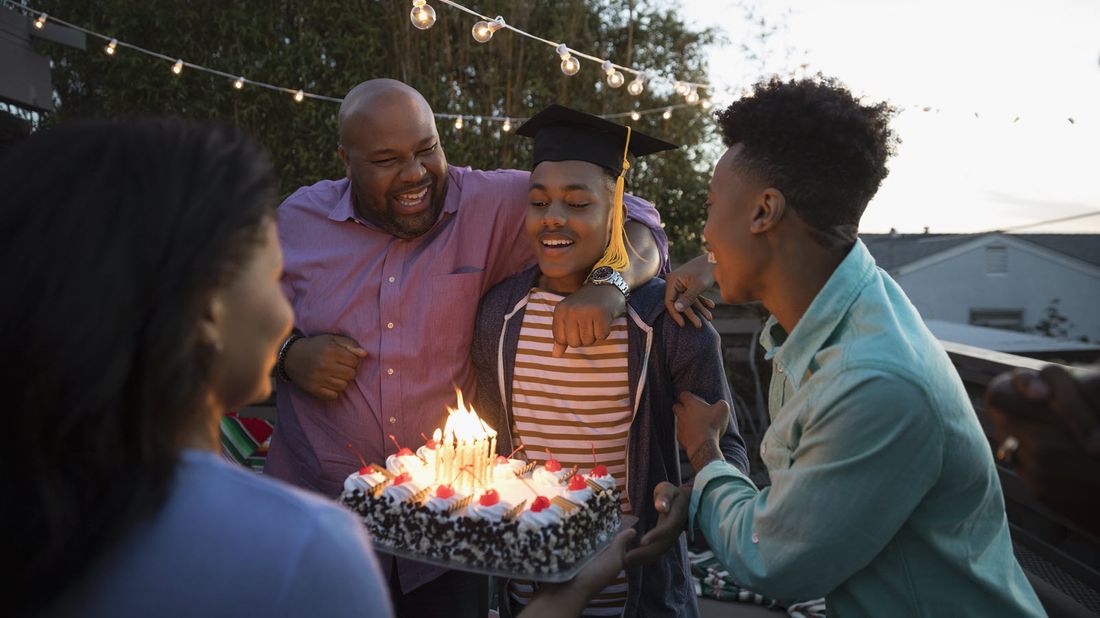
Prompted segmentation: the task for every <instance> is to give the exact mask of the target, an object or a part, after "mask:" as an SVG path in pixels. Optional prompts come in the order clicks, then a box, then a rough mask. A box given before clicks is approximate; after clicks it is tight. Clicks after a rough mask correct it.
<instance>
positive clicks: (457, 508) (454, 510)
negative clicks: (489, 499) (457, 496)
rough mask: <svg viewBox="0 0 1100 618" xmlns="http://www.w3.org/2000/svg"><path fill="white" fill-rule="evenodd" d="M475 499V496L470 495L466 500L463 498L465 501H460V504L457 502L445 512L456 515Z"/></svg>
mask: <svg viewBox="0 0 1100 618" xmlns="http://www.w3.org/2000/svg"><path fill="white" fill-rule="evenodd" d="M473 499H474V496H473V494H470V495H469V496H466V497H465V498H463V499H461V500H459V501H458V502H455V503H454V504H452V505H451V506H450V507H448V508H447V510H446V511H444V512H445V513H447V514H448V515H454V514H455V513H457V512H459V511H461V510H462V509H464V508H466V506H467V505H469V504H470V501H471V500H473Z"/></svg>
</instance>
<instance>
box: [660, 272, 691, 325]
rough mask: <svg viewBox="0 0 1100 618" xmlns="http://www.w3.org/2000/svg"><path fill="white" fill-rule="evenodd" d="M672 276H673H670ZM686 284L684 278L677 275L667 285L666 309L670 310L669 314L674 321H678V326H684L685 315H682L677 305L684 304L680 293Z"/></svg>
mask: <svg viewBox="0 0 1100 618" xmlns="http://www.w3.org/2000/svg"><path fill="white" fill-rule="evenodd" d="M670 277H671V276H670ZM684 289H686V288H685V286H684V283H683V281H682V280H680V279H677V278H675V277H671V278H670V279H669V280H668V283H667V285H665V310H666V311H668V315H669V316H671V317H672V321H673V322H676V325H677V326H680V327H683V326H684V317H683V316H681V315H680V310H679V309H677V308H676V307H677V305H682V302H681V301H680V293H681V292H683V291H684Z"/></svg>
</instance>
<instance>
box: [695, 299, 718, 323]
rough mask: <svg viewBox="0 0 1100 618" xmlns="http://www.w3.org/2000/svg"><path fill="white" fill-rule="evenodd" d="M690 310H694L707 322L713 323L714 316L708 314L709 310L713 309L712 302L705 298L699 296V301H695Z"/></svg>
mask: <svg viewBox="0 0 1100 618" xmlns="http://www.w3.org/2000/svg"><path fill="white" fill-rule="evenodd" d="M692 308H694V309H695V311H696V312H698V313H699V315H700V316H702V317H703V318H706V320H707V321H708V322H713V321H714V314H713V313H711V312H710V310H711V309H713V308H714V301H713V300H711V299H709V298H707V297H706V296H700V297H699V300H697V301H695V304H694V305H692Z"/></svg>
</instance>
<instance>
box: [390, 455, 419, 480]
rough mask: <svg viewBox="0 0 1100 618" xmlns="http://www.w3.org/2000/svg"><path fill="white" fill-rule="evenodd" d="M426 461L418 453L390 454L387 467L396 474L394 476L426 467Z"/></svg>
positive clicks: (412, 472)
mask: <svg viewBox="0 0 1100 618" xmlns="http://www.w3.org/2000/svg"><path fill="white" fill-rule="evenodd" d="M426 467H427V466H426V465H424V462H423V461H421V460H420V458H419V457H417V456H416V455H402V456H400V457H398V456H397V455H390V456H389V457H387V458H386V469H387V470H389V471H390V472H392V473H393V474H394V476H396V475H398V474H401V473H402V472H408V473H409V474H414V473H416V472H419V471H421V470H422V469H424V468H426Z"/></svg>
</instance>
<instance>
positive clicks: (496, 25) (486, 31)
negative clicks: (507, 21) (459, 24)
mask: <svg viewBox="0 0 1100 618" xmlns="http://www.w3.org/2000/svg"><path fill="white" fill-rule="evenodd" d="M503 27H504V18H503V17H500V16H499V15H498V16H497V18H496V19H494V20H493V21H479V22H477V23H476V24H474V28H473V30H471V33H472V34H473V35H474V40H475V41H477V42H478V43H487V42H488V41H489V39H491V38H493V33H494V32H496V31H497V30H500V29H501V28H503Z"/></svg>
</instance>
